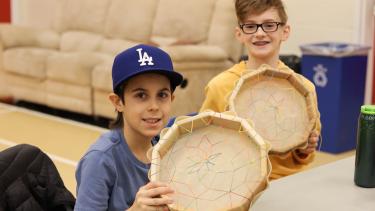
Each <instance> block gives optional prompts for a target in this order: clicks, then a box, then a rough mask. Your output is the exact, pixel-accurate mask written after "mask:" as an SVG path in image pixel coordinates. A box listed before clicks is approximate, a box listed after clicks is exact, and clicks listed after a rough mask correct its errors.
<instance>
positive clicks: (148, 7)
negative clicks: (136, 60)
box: [104, 0, 159, 42]
mask: <svg viewBox="0 0 375 211" xmlns="http://www.w3.org/2000/svg"><path fill="white" fill-rule="evenodd" d="M158 2H159V0H112V2H111V5H110V7H109V10H108V15H107V18H106V21H105V29H104V30H105V32H104V33H105V35H106V37H108V38H114V39H125V40H129V41H136V42H148V41H149V40H150V35H151V31H152V23H153V21H154V18H155V12H156V9H157V5H158Z"/></svg>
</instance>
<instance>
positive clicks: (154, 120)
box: [145, 119, 159, 123]
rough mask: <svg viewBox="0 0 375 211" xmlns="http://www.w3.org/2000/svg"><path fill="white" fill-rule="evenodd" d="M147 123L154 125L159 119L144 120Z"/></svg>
mask: <svg viewBox="0 0 375 211" xmlns="http://www.w3.org/2000/svg"><path fill="white" fill-rule="evenodd" d="M145 121H146V122H147V123H156V122H158V121H159V119H146V120H145Z"/></svg>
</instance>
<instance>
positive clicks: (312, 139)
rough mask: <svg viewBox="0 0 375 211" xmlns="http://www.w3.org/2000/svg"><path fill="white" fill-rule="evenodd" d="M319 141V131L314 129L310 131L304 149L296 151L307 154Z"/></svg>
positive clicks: (313, 149)
mask: <svg viewBox="0 0 375 211" xmlns="http://www.w3.org/2000/svg"><path fill="white" fill-rule="evenodd" d="M318 141H319V133H318V131H316V130H314V131H312V132H311V133H310V136H309V139H308V140H307V147H306V148H304V149H298V153H301V154H305V155H308V154H310V153H313V152H314V151H315V150H316V147H317V146H318Z"/></svg>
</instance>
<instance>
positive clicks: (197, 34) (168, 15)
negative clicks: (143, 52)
mask: <svg viewBox="0 0 375 211" xmlns="http://www.w3.org/2000/svg"><path fill="white" fill-rule="evenodd" d="M215 2H216V0H159V5H158V7H157V11H156V16H155V21H154V25H153V31H152V41H154V42H156V43H159V41H160V40H168V39H169V40H171V41H181V40H182V41H185V42H187V43H189V42H190V43H199V42H203V41H205V40H206V39H207V34H208V31H209V27H210V25H211V19H212V14H213V10H214V7H215ZM159 44H163V43H159Z"/></svg>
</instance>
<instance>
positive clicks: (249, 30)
mask: <svg viewBox="0 0 375 211" xmlns="http://www.w3.org/2000/svg"><path fill="white" fill-rule="evenodd" d="M279 25H282V26H283V25H284V23H281V22H265V23H261V24H256V23H245V24H240V28H241V30H242V31H243V33H245V34H254V33H256V32H257V31H258V28H259V27H260V28H262V30H263V31H264V32H275V31H277V29H278V28H279Z"/></svg>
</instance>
